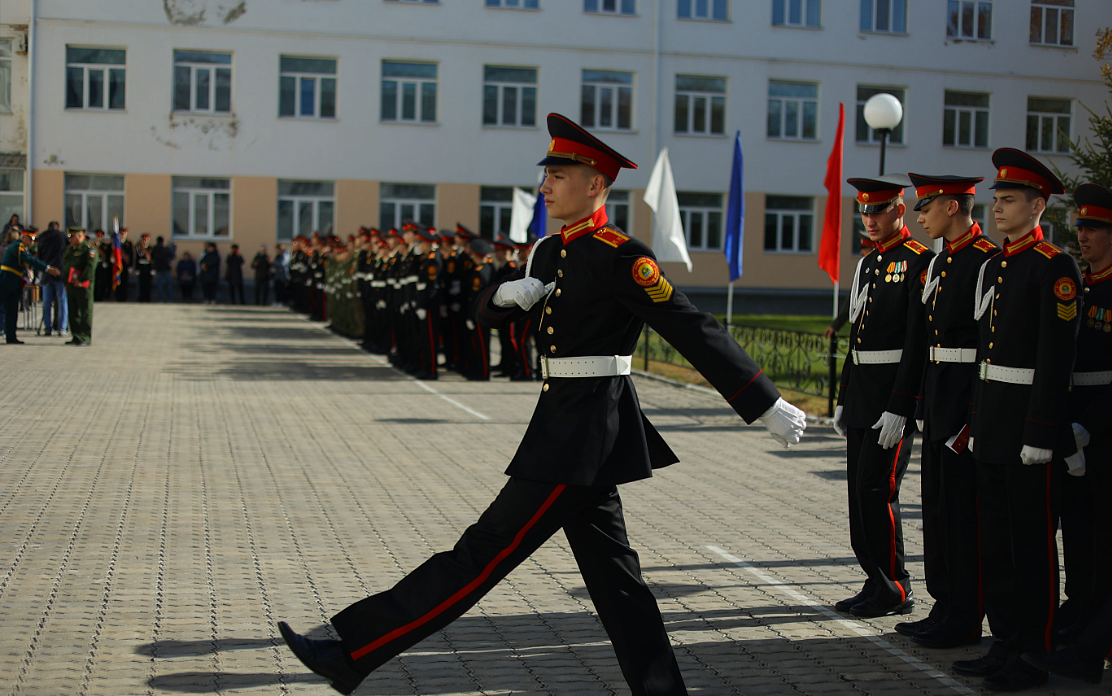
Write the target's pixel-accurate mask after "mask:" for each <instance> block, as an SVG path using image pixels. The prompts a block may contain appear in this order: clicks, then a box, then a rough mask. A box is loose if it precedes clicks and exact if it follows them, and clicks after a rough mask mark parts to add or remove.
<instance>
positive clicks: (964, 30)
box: [961, 2, 973, 38]
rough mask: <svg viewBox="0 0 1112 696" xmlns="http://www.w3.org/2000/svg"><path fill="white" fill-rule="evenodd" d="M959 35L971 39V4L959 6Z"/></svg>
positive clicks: (965, 3)
mask: <svg viewBox="0 0 1112 696" xmlns="http://www.w3.org/2000/svg"><path fill="white" fill-rule="evenodd" d="M961 35H962V36H966V37H969V38H973V3H971V2H963V3H962V4H961Z"/></svg>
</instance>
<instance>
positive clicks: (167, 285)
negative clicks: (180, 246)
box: [151, 237, 177, 302]
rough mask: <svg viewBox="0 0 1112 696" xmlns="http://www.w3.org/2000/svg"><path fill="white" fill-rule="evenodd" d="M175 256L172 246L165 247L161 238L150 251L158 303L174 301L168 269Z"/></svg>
mask: <svg viewBox="0 0 1112 696" xmlns="http://www.w3.org/2000/svg"><path fill="white" fill-rule="evenodd" d="M176 255H177V254H176V253H175V251H174V248H173V245H172V244H171V245H170V246H166V244H165V243H164V240H163V239H162V237H159V238H158V239H157V240H155V244H154V249H152V250H151V263H152V265H153V266H154V281H155V289H156V290H157V291H158V301H159V302H170V301H172V300H173V299H174V287H173V285H171V282H172V278H171V275H170V269H171V266H172V264H173V263H174V256H176Z"/></svg>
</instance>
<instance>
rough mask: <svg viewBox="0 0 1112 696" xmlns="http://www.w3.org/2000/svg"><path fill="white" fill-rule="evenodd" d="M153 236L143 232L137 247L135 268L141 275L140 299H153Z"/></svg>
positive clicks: (144, 300) (148, 300) (145, 300)
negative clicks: (151, 244) (151, 242)
mask: <svg viewBox="0 0 1112 696" xmlns="http://www.w3.org/2000/svg"><path fill="white" fill-rule="evenodd" d="M150 241H151V236H150V235H149V234H143V235H140V237H139V246H137V247H135V270H136V272H137V273H138V275H139V301H140V302H150V301H151V278H152V277H153V274H154V268H153V267H152V265H151V262H152V259H151V246H150Z"/></svg>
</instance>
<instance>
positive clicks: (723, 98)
mask: <svg viewBox="0 0 1112 696" xmlns="http://www.w3.org/2000/svg"><path fill="white" fill-rule="evenodd" d="M682 78H689V79H697V80H720V81H721V82H722V91H721V92H715V91H709V90H704V89H682V88H681V87H680V80H681V79H682ZM673 84H674V86H675V98H674V100H673V109H672V119H673V122H672V133H674V134H675V135H694V136H704V137H706V136H712V137H717V136H720V135H725V134H726V104H727V103H728V102H727V92H726V89H727V85H728V84H729V83H728V80H727V78H725V77H711V76H705V75H679V74H677V75H676V80H675V82H674V83H673ZM681 98H684V99H685V100H686V105H685V113H686V121H687V122H686V123H685V124H684V130H680V128H679V126H680V124H679V120H680V119H679V116H680V99H681ZM698 99H705V100H706V101H705V105H704V107H703V117H704V118H703V124H702V125H703V130H695V128H694V126H695V125H697V124H696V123H695V121H696V115H697V113H698V111H697V108H696V105H697V102H696V100H698ZM716 101H717V102H720V104H721V111H720V114H721V117H720V119H719V123H718V128H719V129H718V130H714V126H715V118H714V106H715V102H716Z"/></svg>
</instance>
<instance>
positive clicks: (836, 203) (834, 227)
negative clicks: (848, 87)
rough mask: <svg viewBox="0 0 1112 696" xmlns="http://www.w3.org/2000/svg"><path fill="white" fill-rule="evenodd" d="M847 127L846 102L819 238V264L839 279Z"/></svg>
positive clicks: (829, 169)
mask: <svg viewBox="0 0 1112 696" xmlns="http://www.w3.org/2000/svg"><path fill="white" fill-rule="evenodd" d="M845 128H846V106H845V104H841V103H839V104H838V130H837V131H836V134H835V136H834V150H833V151H832V152H831V153H830V159H828V160H827V161H826V181H825V182H824V185H825V186H826V191H827V194H828V195H827V198H826V216H825V217H824V218H823V221H822V241H820V242H819V268H821V269H822V270H824V271H826V273H827V275H829V276H830V282H831V283H837V282H838V278H839V277H840V275H841V273H840V271H841V268H842V141H843V139H844V138H843V136H844V134H845Z"/></svg>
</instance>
